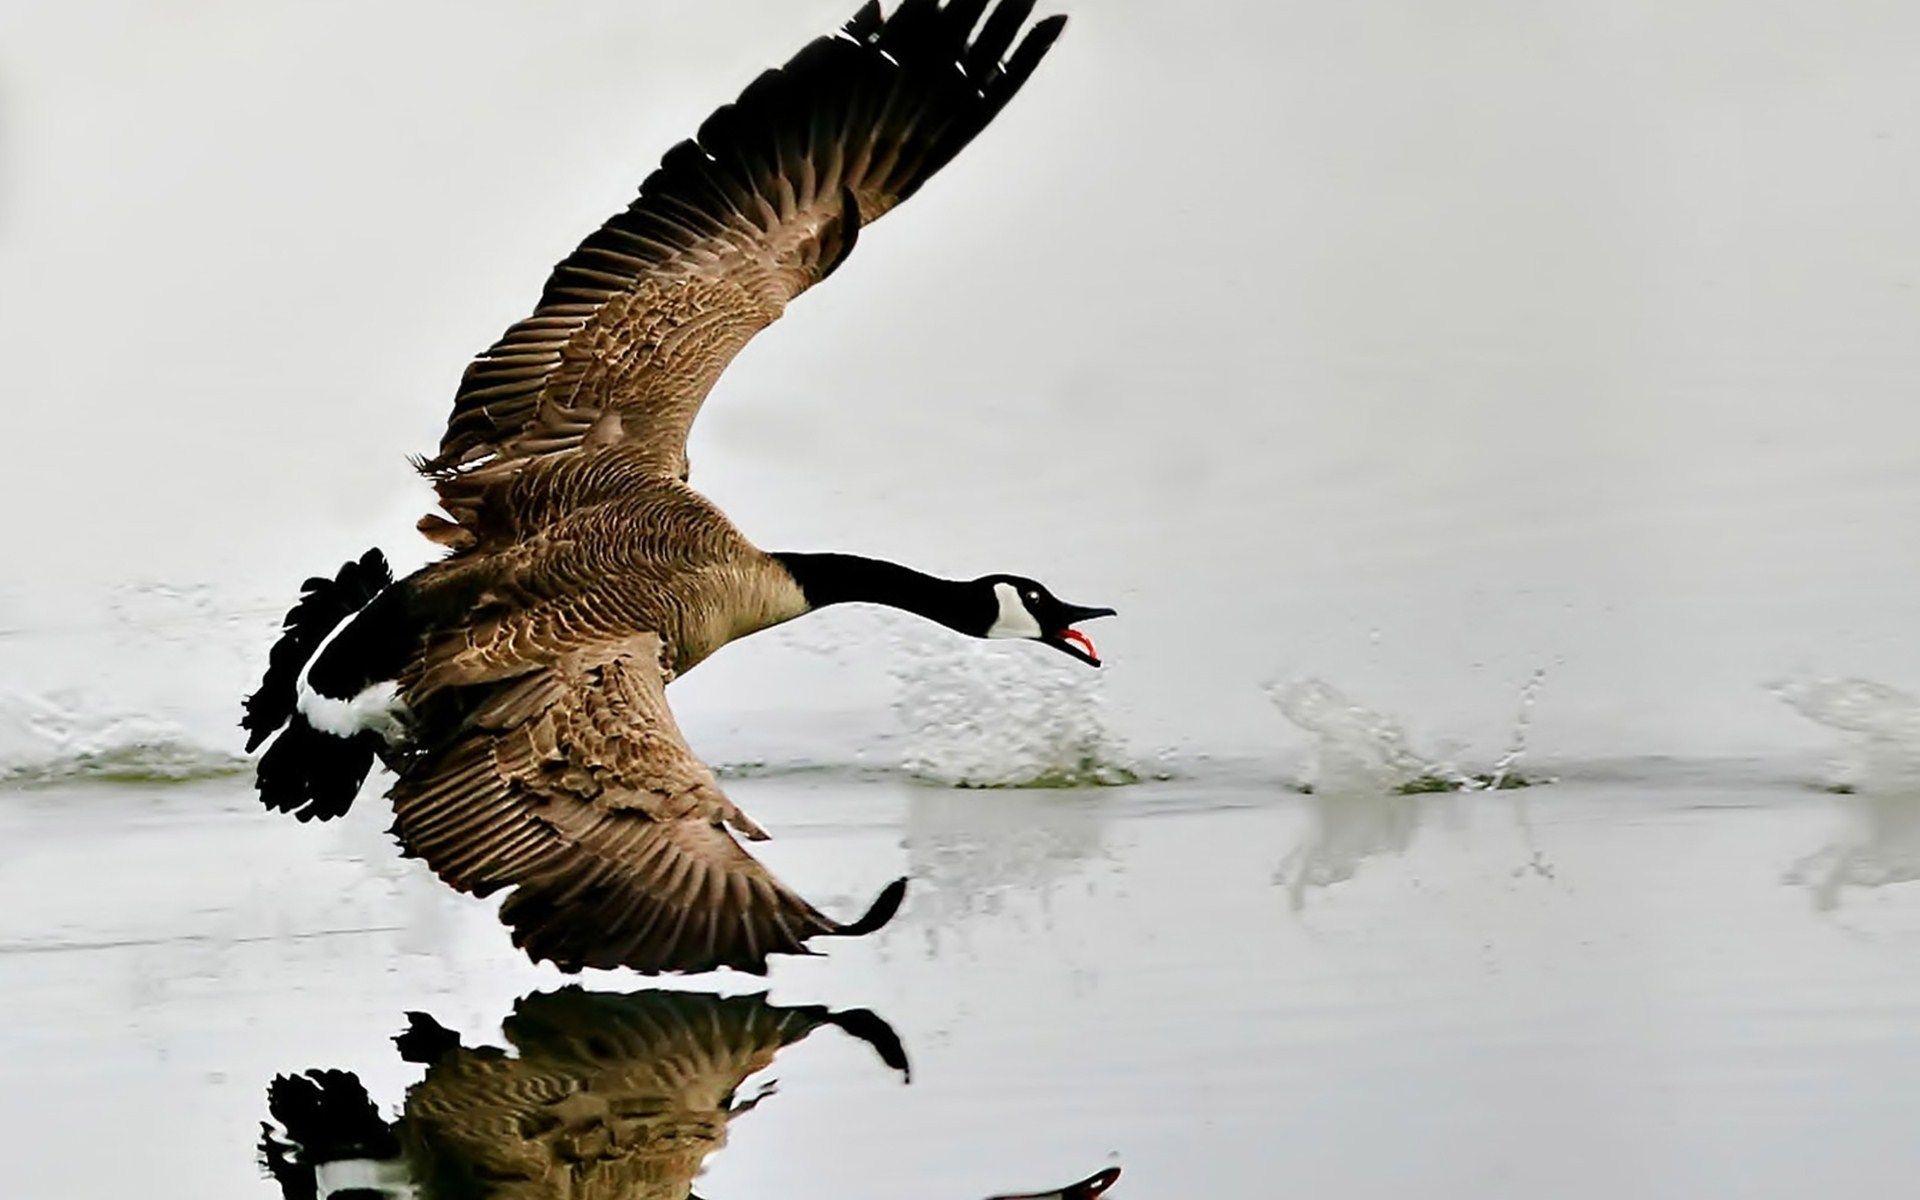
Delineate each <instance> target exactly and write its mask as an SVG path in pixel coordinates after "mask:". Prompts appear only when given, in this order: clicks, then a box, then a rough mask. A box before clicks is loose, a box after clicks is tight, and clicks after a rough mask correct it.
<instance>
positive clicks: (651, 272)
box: [422, 0, 1065, 544]
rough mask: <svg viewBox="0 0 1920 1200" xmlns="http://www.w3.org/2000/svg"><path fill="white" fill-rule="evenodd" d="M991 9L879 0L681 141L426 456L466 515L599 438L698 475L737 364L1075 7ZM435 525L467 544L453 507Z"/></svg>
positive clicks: (470, 378) (486, 367)
mask: <svg viewBox="0 0 1920 1200" xmlns="http://www.w3.org/2000/svg"><path fill="white" fill-rule="evenodd" d="M986 6H987V0H948V3H946V4H945V5H944V6H943V5H941V4H939V3H937V0H904V3H902V4H901V5H900V7H899V8H898V9H897V10H896V11H895V12H894V13H893V15H892V16H890V17H887V18H886V19H884V20H883V19H882V18H881V15H880V9H879V6H878V4H876V3H869V4H867V6H866V7H864V8H862V9H861V10H860V11H859V12H858V13H857V14H855V16H854V18H853V20H852V21H850V22H849V23H848V24H847V26H846V29H845V30H844V31H843V32H842V33H840V34H839V35H837V36H834V37H827V38H821V39H818V40H816V41H814V42H813V43H811V44H810V45H808V46H807V47H806V48H805V49H803V50H802V51H801V52H800V53H799V54H797V55H795V56H794V58H793V59H792V61H790V62H788V63H787V64H786V66H784V67H781V68H778V69H775V70H770V71H767V72H766V73H764V74H763V75H761V76H760V77H759V78H758V79H756V80H755V81H754V82H753V83H752V85H750V86H749V87H748V88H747V90H746V91H745V92H743V93H742V94H741V95H740V98H739V99H738V100H736V101H735V102H734V103H732V104H730V105H727V106H725V107H723V108H721V109H720V110H719V111H718V112H715V113H714V114H713V115H712V116H711V117H709V118H708V119H707V121H706V122H705V123H704V124H703V125H702V126H701V127H700V131H699V134H698V136H697V137H696V138H695V139H693V140H689V141H685V142H682V143H681V144H680V145H678V146H676V147H675V148H674V149H672V150H671V151H669V152H668V153H667V155H666V156H665V158H664V159H662V161H661V164H660V167H659V169H657V170H656V171H655V172H654V173H653V174H652V175H651V176H649V177H648V178H647V180H646V182H645V183H643V184H642V185H641V188H640V197H639V199H638V200H636V201H634V203H633V205H632V207H630V208H628V209H627V210H626V211H625V212H623V213H620V214H619V215H617V216H615V217H614V218H613V219H612V220H610V221H608V222H607V223H606V225H604V226H602V227H601V228H600V230H599V231H598V232H596V233H594V234H593V235H592V236H590V237H589V238H587V240H586V241H585V242H583V243H582V244H581V245H580V247H579V249H577V250H575V251H574V252H573V254H571V255H570V256H568V258H567V259H566V260H565V261H564V262H562V263H560V265H559V266H558V267H556V268H555V269H554V272H553V274H552V276H551V277H550V278H549V279H548V280H547V285H546V290H545V291H544V292H543V293H542V295H541V298H540V304H539V307H538V308H536V309H535V310H534V313H533V315H532V316H530V317H528V318H527V319H525V320H523V321H521V322H519V323H518V324H516V325H514V326H513V327H512V328H511V329H509V330H508V331H507V332H506V334H505V335H504V336H502V337H501V339H500V340H499V341H498V342H497V343H495V344H494V346H493V347H492V348H491V349H489V350H488V351H487V352H486V353H485V354H483V355H481V356H480V357H479V358H478V359H477V360H475V361H474V363H473V364H472V365H471V366H470V367H469V368H468V369H467V373H466V376H465V377H464V378H463V379H462V381H461V384H460V390H459V393H458V395H457V396H456V398H455V400H454V406H453V414H452V416H451V418H450V419H449V420H448V422H447V430H446V434H445V436H444V437H443V438H442V439H441V443H440V449H439V452H438V453H437V454H436V455H435V456H434V457H433V458H431V459H428V460H426V461H425V462H424V463H423V464H422V468H423V470H425V471H426V472H427V473H428V474H430V475H432V476H433V477H435V479H436V480H437V483H438V487H439V490H440V495H441V502H442V504H443V506H444V507H445V508H446V510H447V511H448V512H449V513H450V514H452V515H453V517H454V518H455V519H456V520H458V521H461V522H462V523H464V522H465V521H466V520H467V519H468V517H469V516H471V515H472V512H473V511H474V510H475V508H476V507H477V506H478V505H479V503H480V498H481V497H482V496H483V495H484V494H485V492H486V490H487V489H488V488H489V487H491V486H493V485H495V484H497V483H499V482H500V481H502V480H504V479H506V478H509V477H511V476H512V475H513V474H514V473H516V472H517V471H518V469H519V468H520V466H522V465H523V464H524V463H526V462H527V461H529V460H532V459H536V458H540V457H545V456H551V455H555V454H563V453H566V452H569V451H572V450H574V449H576V448H578V447H580V446H582V445H597V444H600V443H602V442H607V443H611V442H619V441H625V442H631V443H636V444H637V447H638V449H639V450H640V451H641V452H642V455H643V457H644V458H645V459H646V461H647V462H648V463H649V464H650V466H651V467H652V469H655V470H658V471H659V472H661V473H663V474H670V475H683V474H684V471H685V465H686V438H687V431H688V428H689V427H690V426H691V425H692V423H693V418H694V415H695V413H696V412H697V411H698V410H699V407H700V403H701V401H702V400H703V399H704V398H705V396H706V394H707V390H708V389H709V388H711V387H712V386H713V383H714V381H715V380H716V379H717V378H718V377H719V375H720V372H721V371H722V370H723V369H724V368H725V367H726V365H727V363H728V362H729V361H731V360H732V358H733V356H734V355H735V354H736V353H738V352H739V350H740V348H741V347H742V346H744V345H745V344H746V342H747V340H748V339H749V338H751V337H752V336H753V335H754V334H755V333H757V332H759V331H760V330H761V329H763V328H765V327H766V326H767V325H769V324H771V323H772V322H773V321H774V320H775V319H776V318H777V317H779V315H780V313H781V312H782V311H783V309H784V308H785V306H786V304H787V302H788V301H790V300H792V299H793V298H794V297H795V296H798V295H799V294H800V293H801V292H804V291H806V290H807V288H809V287H811V286H812V285H813V284H815V283H817V282H819V281H820V280H822V279H824V278H826V276H827V275H828V274H829V273H831V272H832V270H833V269H834V268H835V267H836V266H837V265H838V264H839V263H840V261H841V260H842V259H844V258H845V257H846V255H847V253H848V251H850V250H851V249H852V247H853V244H854V240H855V238H856V236H857V234H858V232H859V229H860V226H861V225H862V224H863V223H865V222H868V221H872V220H875V219H876V218H878V217H879V216H880V215H881V214H882V213H885V212H886V211H887V210H889V209H891V208H892V207H894V206H895V205H896V204H898V203H900V202H901V201H902V200H904V199H906V198H907V197H908V196H910V195H912V194H913V193H914V191H915V190H917V189H918V188H919V187H920V185H921V184H923V183H925V182H926V180H927V179H928V178H929V177H930V176H932V175H933V173H934V172H935V171H937V170H939V169H940V167H941V166H943V165H944V164H945V163H946V162H947V161H948V160H949V159H951V158H952V157H953V156H954V155H955V154H956V153H958V152H959V150H960V148H961V147H963V146H965V145H966V144H967V142H969V141H971V140H972V139H973V137H974V135H976V134H978V133H979V132H980V130H981V129H982V128H984V127H985V126H986V124H987V122H988V121H990V120H992V118H993V116H994V114H995V113H997V112H999V110H1000V108H1001V107H1002V106H1003V105H1004V104H1006V102H1007V101H1008V100H1009V99H1011V98H1012V96H1013V94H1014V93H1015V92H1017V91H1018V90H1019V89H1020V87H1021V85H1022V84H1023V83H1025V82H1026V80H1027V77H1028V76H1029V75H1030V74H1031V73H1032V72H1033V69H1034V68H1035V67H1036V66H1037V65H1038V64H1039V62H1040V59H1041V58H1042V56H1044V55H1045V54H1046V52H1047V50H1048V48H1049V47H1050V46H1051V45H1052V44H1053V41H1054V39H1055V38H1056V37H1057V36H1058V35H1059V32H1060V29H1061V27H1062V25H1063V24H1064V23H1065V18H1062V17H1053V18H1049V19H1046V20H1043V21H1040V22H1037V23H1036V24H1034V25H1033V26H1032V27H1031V28H1030V29H1028V30H1027V32H1026V34H1025V36H1024V37H1023V38H1019V42H1018V46H1017V48H1015V40H1016V38H1017V37H1018V36H1019V35H1020V32H1021V28H1022V26H1024V25H1025V24H1026V20H1027V17H1028V16H1029V15H1030V14H1031V13H1032V10H1033V0H1003V2H1002V3H1001V4H999V6H998V7H996V8H995V9H994V11H993V12H992V14H991V15H989V16H988V17H987V19H986V20H985V21H984V22H980V16H981V14H982V12H983V11H984V10H985V8H986ZM976 23H978V24H979V32H978V34H977V35H976V34H975V33H974V26H975V25H976ZM1009 49H1012V53H1011V55H1010V56H1009V55H1008V51H1009ZM422 527H423V529H425V530H426V531H427V532H428V533H429V534H430V535H431V536H436V537H438V538H439V539H440V540H443V541H447V542H450V543H453V544H458V543H459V541H460V537H459V533H458V531H457V530H452V529H449V528H447V527H446V526H445V524H444V522H435V520H434V519H432V518H429V520H428V521H426V522H423V523H422Z"/></svg>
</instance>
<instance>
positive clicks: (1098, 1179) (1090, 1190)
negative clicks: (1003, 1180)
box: [993, 1167, 1120, 1200]
mask: <svg viewBox="0 0 1920 1200" xmlns="http://www.w3.org/2000/svg"><path fill="white" fill-rule="evenodd" d="M1118 1178H1120V1168H1119V1167H1108V1168H1107V1169H1106V1170H1104V1171H1098V1172H1096V1173H1094V1174H1092V1175H1089V1176H1087V1177H1086V1178H1085V1179H1082V1180H1081V1181H1080V1182H1079V1183H1070V1184H1068V1185H1067V1186H1066V1187H1063V1188H1060V1189H1058V1190H1056V1191H1051V1192H1021V1193H1020V1194H1018V1195H1014V1196H995V1197H994V1198H993V1200H1095V1197H1097V1196H1099V1195H1100V1193H1102V1192H1104V1191H1106V1190H1107V1189H1108V1188H1110V1187H1112V1186H1113V1182H1114V1180H1116V1179H1118Z"/></svg>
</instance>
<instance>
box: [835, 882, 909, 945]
mask: <svg viewBox="0 0 1920 1200" xmlns="http://www.w3.org/2000/svg"><path fill="white" fill-rule="evenodd" d="M906 898H907V879H906V876H904V875H903V876H901V877H900V878H898V879H896V880H894V881H893V882H892V883H890V884H888V885H887V886H886V887H884V888H881V889H880V894H879V895H878V896H875V897H874V898H873V903H872V904H871V905H869V906H868V907H867V911H866V912H865V913H864V914H863V915H862V916H861V918H860V919H859V920H858V921H855V922H853V923H852V924H850V925H842V926H841V927H840V928H838V929H836V930H834V931H833V932H834V934H835V936H838V937H865V936H866V935H867V934H869V933H873V932H874V931H876V930H878V929H880V928H882V927H883V926H885V925H886V923H887V922H888V921H891V920H893V914H895V913H897V912H899V911H900V902H901V901H902V900H904V899H906Z"/></svg>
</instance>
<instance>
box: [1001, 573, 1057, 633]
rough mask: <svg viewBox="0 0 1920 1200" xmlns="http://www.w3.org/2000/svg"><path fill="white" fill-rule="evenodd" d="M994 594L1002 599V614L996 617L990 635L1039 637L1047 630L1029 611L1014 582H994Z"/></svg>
mask: <svg viewBox="0 0 1920 1200" xmlns="http://www.w3.org/2000/svg"><path fill="white" fill-rule="evenodd" d="M993 594H994V596H995V597H996V598H998V599H999V601H1000V615H999V616H998V617H996V618H995V619H994V622H993V628H991V629H989V630H987V636H988V637H990V638H1037V637H1039V636H1040V635H1041V634H1042V633H1043V632H1045V631H1044V630H1042V629H1041V628H1040V622H1039V621H1038V620H1036V619H1035V618H1034V615H1033V614H1032V613H1030V612H1028V611H1027V606H1026V605H1025V604H1024V603H1022V602H1021V599H1020V593H1019V591H1018V590H1016V589H1015V588H1014V586H1013V585H1012V584H1010V583H996V584H994V585H993Z"/></svg>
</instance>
